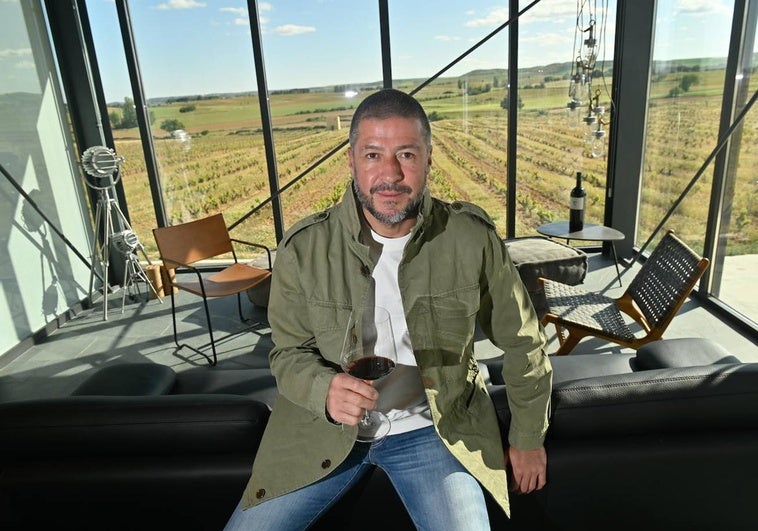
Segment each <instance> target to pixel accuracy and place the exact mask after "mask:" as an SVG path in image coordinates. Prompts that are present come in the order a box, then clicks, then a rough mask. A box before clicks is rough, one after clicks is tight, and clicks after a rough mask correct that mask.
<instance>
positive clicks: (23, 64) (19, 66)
mask: <svg viewBox="0 0 758 531" xmlns="http://www.w3.org/2000/svg"><path fill="white" fill-rule="evenodd" d="M13 68H15V69H16V70H33V69H34V68H36V67H35V66H34V63H33V62H32V61H19V62H18V63H16V64H15V65H13Z"/></svg>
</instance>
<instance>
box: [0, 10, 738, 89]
mask: <svg viewBox="0 0 758 531" xmlns="http://www.w3.org/2000/svg"><path fill="white" fill-rule="evenodd" d="M18 2H19V0H0V19H2V15H3V12H4V11H5V10H7V9H11V10H13V9H15V10H17V11H20V10H19V8H18V5H17V4H18ZM529 3H530V2H528V1H525V0H522V1H521V5H522V6H524V7H525V6H527V5H529ZM580 3H581V4H583V5H584V12H583V21H584V23H585V25H586V24H587V23H588V20H589V16H588V11H587V10H588V9H590V8H591V7H592V8H594V6H597V8H598V12H596V13H594V16H595V17H596V18H597V27H598V28H600V27H601V26H604V27H605V31H604V33H600V32H598V33H599V34H598V35H597V36H598V37H599V38H600V41H601V43H600V44H601V46H600V53H599V56H600V57H599V58H600V60H602V59H603V58H606V59H608V60H610V59H611V57H612V53H613V38H614V33H615V31H614V30H615V27H614V26H615V16H616V13H615V1H614V0H610V2H609V1H608V0H580ZM609 3H610V5H611V6H610V8H609V9H608V10H603V9H602V7H603V6H604V5H607V4H609ZM507 4H508V2H507V1H506V0H467V1H465V2H463V1H460V0H390V2H389V13H390V37H391V42H392V71H393V75H394V77H395V78H408V77H413V78H418V77H428V76H430V75H432V74H435V73H436V72H438V71H439V70H440V69H442V68H443V67H444V66H446V65H447V64H448V63H450V62H451V61H452V60H453V59H455V58H456V57H458V56H459V55H460V54H462V53H463V52H465V51H466V50H467V49H468V48H469V47H471V46H472V45H474V44H475V43H476V42H478V41H479V40H481V39H482V38H483V37H484V36H486V35H488V34H489V33H490V32H491V31H493V30H494V29H495V28H497V27H498V26H499V25H501V24H503V23H504V22H505V21H506V20H508V9H507ZM658 4H659V12H658V21H657V23H656V27H657V28H658V32H659V33H658V37H657V38H656V48H655V52H654V53H655V58H656V59H675V58H690V57H713V56H725V55H726V53H727V49H728V36H729V30H730V24H731V11H732V7H731V6H732V2H730V1H729V0H659V2H658ZM129 9H130V12H131V15H132V21H133V30H134V34H135V39H136V45H137V54H138V60H139V63H140V68H141V71H142V81H143V85H144V87H145V92H146V95H147V97H148V98H155V97H167V96H181V95H194V94H211V93H220V92H245V91H253V90H255V89H256V79H255V71H254V67H253V52H252V45H251V41H250V35H251V31H250V24H249V15H248V12H247V2H246V1H245V0H220V1H217V0H130V1H129ZM87 11H88V14H89V18H90V24H91V27H92V31H93V38H94V40H95V47H96V55H97V60H98V65H99V68H100V71H101V77H102V80H103V84H104V87H105V94H106V99H107V100H108V101H122V100H123V98H124V96H129V95H130V94H131V89H130V85H129V80H128V75H127V70H126V63H125V59H124V53H123V45H122V43H121V39H120V36H119V27H118V19H117V15H116V8H115V3H114V1H113V0H87ZM258 11H259V14H260V20H261V30H262V39H263V52H264V61H265V73H266V77H267V79H268V84H269V87H270V88H271V89H274V90H278V89H289V88H302V87H314V86H324V85H334V84H349V83H365V82H376V81H380V80H381V77H382V65H381V55H380V38H379V23H378V13H379V8H378V2H377V1H376V0H268V1H262V2H259V3H258ZM593 11H594V9H593ZM576 17H577V1H576V0H542V1H541V2H539V3H538V4H537V5H536V6H535V7H533V8H532V9H530V10H529V11H528V12H527V13H525V14H524V15H523V16H522V17H521V19H520V20H519V31H520V48H519V49H520V57H519V66H520V67H527V66H539V65H544V64H549V63H555V62H567V61H572V60H573V59H574V57H575V33H576V32H575V26H576ZM661 28H665V29H661ZM673 28H677V34H676V38H674V34H673ZM22 30H23V28H20V29H19V31H18V32H14V31H11V32H0V73H4V72H11V73H15V74H17V75H16V76H14V77H13V78H12V79H11V78H9V77H8V76H6V77H5V81H0V92H6V91H9V90H8V89H13V88H14V87H13V86H9V87H4V86H3V85H4V84H6V83H8V84H9V85H14V84H16V85H19V86H22V85H23V77H24V76H23V75H22V74H20V72H21V71H22V70H23V68H25V67H26V68H28V67H29V64H32V65H33V63H32V60H33V59H32V57H31V50H30V44H29V43H28V38H27V39H26V40H27V42H24V38H25V32H24V31H22ZM669 30H671V32H670V31H669ZM16 33H18V35H15V34H16ZM15 37H20V38H15ZM581 39H582V37H580V40H581ZM477 68H507V32H505V31H504V32H501V33H500V34H499V35H498V36H496V37H495V38H493V39H492V40H491V41H489V42H488V43H487V44H485V45H483V46H482V47H481V48H479V49H478V50H476V51H475V52H474V53H472V54H471V55H470V56H469V57H467V58H466V59H465V60H464V61H462V62H461V63H460V64H459V65H457V66H455V67H454V68H453V69H451V70H450V71H449V72H447V73H446V75H460V74H462V73H465V72H467V71H470V70H474V69H477ZM29 75H33V68H32V69H31V71H30V73H29ZM17 78H18V80H17Z"/></svg>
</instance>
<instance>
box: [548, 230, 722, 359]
mask: <svg viewBox="0 0 758 531" xmlns="http://www.w3.org/2000/svg"><path fill="white" fill-rule="evenodd" d="M707 267H708V259H707V258H702V257H700V256H698V255H697V254H695V253H694V252H693V251H692V250H691V249H690V248H689V247H687V245H685V244H684V243H683V242H682V241H681V240H680V239H679V238H677V237H676V236H675V235H674V233H673V232H672V231H668V232H667V233H666V235H665V236H664V237H663V238H662V239H661V241H660V243H659V244H658V246H657V247H656V248H655V250H654V251H653V252H652V253H651V254H650V257H649V258H648V259H647V260H646V261H645V263H644V264H643V265H642V268H641V269H640V271H639V272H638V273H637V275H636V276H635V277H634V279H633V280H632V282H631V284H630V285H629V287H628V288H627V290H626V291H625V292H624V294H623V295H622V296H621V297H619V298H611V297H606V296H605V295H602V294H599V293H588V292H586V291H583V290H582V289H580V288H577V287H574V286H568V285H566V284H562V283H560V282H555V281H552V280H548V279H545V278H540V282H541V283H542V285H543V288H544V290H545V298H546V300H547V307H548V308H547V313H546V314H545V315H544V316H543V317H542V324H543V325H545V326H547V324H548V323H553V324H554V325H555V329H556V333H557V336H558V342H559V345H560V346H559V348H558V351H557V352H556V354H559V355H560V354H568V353H569V352H571V351H572V350H573V348H574V347H575V346H576V345H577V343H579V341H580V340H581V339H583V338H585V337H588V336H591V337H599V338H602V339H605V340H607V341H610V342H613V343H617V344H619V345H622V346H625V347H630V348H633V349H635V350H636V349H638V348H639V347H641V346H642V345H644V344H645V343H649V342H651V341H655V340H657V339H661V337H662V336H663V333H664V331H665V330H666V328H667V327H668V325H669V323H670V322H671V321H672V319H673V318H674V316H675V315H676V314H677V312H678V311H679V308H681V307H682V304H684V301H685V300H686V298H687V296H688V295H689V294H690V293H691V292H692V290H693V288H694V287H695V284H696V283H697V281H698V280H699V279H700V277H701V276H702V275H703V273H704V272H705V270H706V268H707ZM623 314H626V315H628V316H630V317H631V318H632V319H634V321H636V322H637V323H638V324H639V325H640V326H641V327H642V329H643V331H644V335H642V336H640V337H638V336H637V335H635V333H634V332H633V331H632V330H631V328H629V326H628V325H627V322H626V321H625V319H624V316H623Z"/></svg>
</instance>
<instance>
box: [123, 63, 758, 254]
mask: <svg viewBox="0 0 758 531" xmlns="http://www.w3.org/2000/svg"><path fill="white" fill-rule="evenodd" d="M569 66H570V65H563V67H562V68H561V65H550V67H545V68H543V69H533V70H532V71H525V72H524V74H523V76H521V78H520V79H521V80H522V83H523V86H522V87H520V88H519V95H520V99H521V103H522V106H521V108H520V114H519V137H518V161H517V183H518V190H517V194H516V196H517V202H518V204H517V207H516V208H517V227H516V233H517V235H527V234H533V233H534V229H535V228H536V227H537V226H538V225H540V224H542V223H545V222H548V221H552V220H559V219H565V217H566V214H567V196H568V191H569V190H570V189H571V187H572V186H573V181H574V175H575V172H576V171H578V170H581V171H582V172H583V173H584V174H585V176H586V178H585V188H586V189H587V194H588V202H587V209H588V210H587V215H586V217H587V220H588V221H593V222H600V221H601V220H602V218H603V210H604V206H605V199H604V197H605V179H606V161H605V159H604V158H597V159H595V158H590V157H589V156H588V154H587V150H586V146H585V144H584V142H583V140H582V136H581V131H579V130H577V129H572V128H570V127H569V124H568V122H567V120H566V117H565V105H566V102H567V87H568V83H567V81H565V80H564V79H563V78H565V76H567V75H568V67H569ZM548 72H549V74H548ZM548 75H549V78H547V76H548ZM682 75H683V74H682V73H679V72H665V71H664V72H659V73H657V74H656V75H655V76H654V80H653V83H652V86H651V91H650V96H651V101H650V113H649V116H648V146H649V147H648V149H647V150H646V156H645V161H644V170H643V190H642V203H641V207H640V209H641V220H640V221H641V226H640V233H639V234H640V236H639V237H640V238H641V239H643V240H644V239H646V238H647V236H648V235H649V234H650V233H651V231H652V229H653V228H654V227H655V226H656V225H657V224H658V222H659V220H660V219H661V217H662V216H663V215H664V213H665V212H666V210H667V209H668V207H669V206H670V205H671V204H672V202H673V201H674V200H675V199H676V198H677V197H678V195H679V194H680V193H681V191H682V189H683V188H684V186H686V184H687V183H688V182H689V180H690V179H691V178H692V176H693V175H694V174H695V172H696V171H697V170H698V168H699V167H700V165H701V164H702V163H703V161H704V160H705V158H706V156H707V155H708V154H709V153H710V151H711V150H712V149H713V147H715V139H716V136H717V133H718V119H719V114H720V101H721V98H720V91H721V87H723V80H724V70H723V68H722V69H720V70H712V71H710V70H709V71H702V72H697V74H696V75H697V79H698V82H697V83H696V84H693V85H692V86H691V87H690V88H689V90H688V91H687V92H686V93H683V94H680V95H679V96H677V97H669V94H670V92H671V90H672V89H673V88H674V87H676V86H677V85H678V84H679V83H680V81H681V78H682ZM546 78H547V79H546ZM420 81H421V80H407V81H404V82H400V83H398V85H397V86H398V88H401V89H403V90H406V91H410V90H412V89H413V88H415V87H416V86H417V85H418V83H420ZM610 84H611V80H610V79H609V78H606V79H604V80H601V79H598V80H596V82H595V86H597V87H601V88H602V87H603V86H607V87H610ZM505 86H506V72H505V71H503V70H489V71H477V72H472V73H470V74H469V75H467V76H462V77H455V78H441V79H438V80H436V81H435V82H434V83H432V84H430V85H429V86H428V87H425V88H424V89H423V90H422V91H421V92H419V93H418V94H417V97H418V98H419V100H420V101H421V102H422V104H423V105H424V108H425V109H426V110H427V112H428V113H429V114H430V115H432V116H433V118H434V121H433V123H432V128H433V134H434V153H433V169H432V172H431V174H430V188H431V189H432V191H433V193H435V194H436V195H437V196H439V197H442V198H443V199H448V200H454V199H463V200H467V201H472V202H474V203H477V204H479V205H481V206H482V207H484V208H485V209H487V210H488V212H489V213H490V214H491V215H492V217H493V218H494V219H495V221H496V223H497V224H498V227H499V229H500V231H501V233H502V234H505V218H506V216H505V213H506V209H505V206H506V200H507V195H506V192H507V180H506V164H507V159H506V157H507V151H506V142H507V113H506V111H505V110H504V109H503V108H502V107H501V105H500V103H501V101H502V100H503V99H504V98H505V97H506V95H507V93H506V89H505V88H504V87H505ZM465 87H468V88H469V91H470V94H469V95H467V96H465V95H464V90H465ZM355 88H356V89H358V90H361V91H363V92H361V95H360V96H358V97H356V98H352V99H350V98H346V97H345V96H344V94H343V92H342V91H341V90H337V89H336V88H335V89H332V90H330V89H329V88H325V89H319V90H316V89H311V91H310V92H305V93H304V92H292V93H273V94H271V98H270V107H271V114H272V120H273V127H274V137H275V149H276V153H277V161H276V163H277V173H278V176H279V181H280V186H284V185H286V184H287V183H289V182H290V181H292V179H294V178H296V177H297V176H299V175H300V174H301V173H302V172H303V171H304V170H305V169H306V168H308V167H309V166H310V165H311V164H313V162H314V161H316V160H318V159H319V158H320V157H321V156H322V155H323V154H325V153H326V152H328V151H329V150H331V149H332V148H334V147H335V146H337V145H339V144H340V143H341V142H343V141H344V140H345V139H346V138H347V126H348V125H349V122H350V117H351V115H352V112H353V109H354V107H355V106H356V105H357V103H358V102H359V100H360V97H362V96H363V95H365V94H366V93H367V92H365V91H366V90H367V89H368V87H361V86H356V87H355ZM370 88H371V89H374V88H376V87H370ZM472 89H474V90H472ZM608 90H610V89H608ZM604 103H605V105H608V102H607V97H606V101H605V102H604ZM189 104H191V105H193V106H194V109H193V110H192V111H190V112H180V109H182V108H183V107H185V110H186V106H187V105H189ZM112 111H115V112H119V111H120V109H117V108H113V109H112ZM150 113H151V118H152V131H153V135H154V143H155V145H156V150H157V155H158V163H159V171H160V175H161V182H162V187H163V194H164V202H165V206H166V209H167V212H168V214H169V217H170V222H171V223H177V222H181V221H188V220H191V219H194V218H197V217H201V216H204V215H207V214H211V213H215V212H224V215H225V218H226V220H227V223H229V224H231V223H233V222H235V221H236V220H238V219H240V218H241V217H243V216H245V215H246V214H248V213H249V212H250V211H251V210H252V209H253V208H255V207H256V206H257V205H259V204H261V203H262V202H263V201H265V200H266V199H267V198H268V196H269V190H268V176H267V168H266V162H265V153H264V146H263V137H262V134H261V132H260V128H261V120H260V109H259V107H258V99H257V97H255V96H254V95H239V96H218V97H203V98H198V99H193V100H191V101H173V102H172V101H162V102H153V103H151V105H150ZM606 117H607V118H609V117H610V116H609V114H608V115H607V116H606ZM167 119H175V120H179V121H180V122H181V123H182V124H183V126H184V129H185V130H186V131H187V132H188V133H189V135H190V136H191V140H188V141H180V140H175V139H174V138H172V137H171V135H169V134H168V133H167V132H166V131H163V130H161V129H160V124H161V123H162V122H163V121H164V120H167ZM756 122H757V121H756V120H755V119H752V121H750V120H748V124H749V127H745V131H744V133H743V138H742V146H743V148H742V150H741V153H742V155H741V159H740V160H739V168H740V169H739V170H738V172H737V175H738V183H737V192H736V193H735V194H734V197H733V201H732V213H731V217H730V221H729V225H728V227H722V231H724V232H726V233H727V234H728V239H729V248H728V251H729V253H730V254H744V253H755V252H758V238H756V228H755V224H754V223H752V220H753V219H755V216H756V211H755V210H756V205H758V201H756V197H755V196H756V187H755V184H754V177H751V176H750V175H748V174H749V173H750V171H749V170H751V169H752V168H754V167H756V162H758V161H757V160H756V156H757V155H756V152H755V149H754V148H753V146H755V145H756V140H758V139H757V138H756V136H757V135H756ZM337 123H340V124H341V126H342V128H338V127H337ZM114 134H115V137H116V147H117V150H118V151H119V154H120V155H121V156H123V157H124V158H125V163H124V167H123V172H122V175H123V181H124V186H125V191H126V195H127V199H128V203H129V213H130V217H131V219H132V225H133V227H134V228H135V230H136V231H137V232H138V234H140V235H141V237H142V239H143V240H144V243H145V246H146V248H147V249H148V252H150V253H151V254H155V251H156V250H155V245H154V243H153V242H152V238H149V237H147V236H146V235H149V234H151V229H152V228H153V225H154V219H155V216H154V213H153V211H152V200H151V196H150V190H149V188H148V184H147V176H146V171H145V166H144V161H143V159H142V152H141V144H140V141H139V136H138V135H139V134H138V132H137V130H136V128H135V129H119V130H115V131H114ZM343 151H344V150H343ZM746 169H747V170H746ZM711 173H712V169H711V170H710V171H706V172H705V173H704V175H703V179H701V181H700V182H699V183H698V185H697V186H696V187H695V189H694V190H693V193H692V194H691V195H690V197H688V198H687V199H686V200H685V201H684V202H683V204H682V205H681V206H680V208H679V209H678V210H677V212H676V213H675V215H674V216H673V217H672V218H671V220H670V223H669V226H670V227H671V228H674V229H675V230H677V231H678V232H679V233H680V234H683V235H684V237H685V238H686V240H687V241H688V242H690V243H691V244H692V245H693V246H694V247H695V248H697V245H698V244H702V241H703V239H704V222H705V220H706V219H707V212H708V208H709V201H710V181H711V178H710V175H711ZM348 180H349V174H348V170H347V164H346V162H345V155H344V152H341V153H338V154H337V155H336V156H334V157H332V158H331V159H329V160H327V161H326V162H325V163H324V164H322V165H321V166H319V167H318V168H316V169H315V170H314V171H312V172H311V173H309V174H307V175H306V176H305V177H303V178H302V179H300V180H299V182H298V183H297V184H295V185H293V186H292V187H291V188H290V189H289V190H287V191H286V192H285V193H284V194H283V195H282V204H283V209H284V216H285V223H286V225H287V226H289V225H291V224H292V223H294V222H295V221H296V220H297V219H299V218H301V217H303V216H305V215H307V214H310V213H312V212H315V211H318V210H321V209H323V208H326V207H328V206H329V205H331V204H332V203H334V202H335V201H337V200H339V198H340V197H341V195H342V192H343V191H344V189H345V187H346V185H347V183H348ZM234 236H235V237H238V238H241V239H250V240H254V241H262V242H265V243H267V244H269V245H272V246H273V245H274V244H275V237H274V232H273V221H272V214H271V209H270V206H266V207H264V208H262V209H261V210H260V211H258V212H256V214H254V215H252V216H250V217H249V218H247V219H246V220H245V221H244V222H243V223H241V224H240V225H239V226H237V227H236V228H235V229H234Z"/></svg>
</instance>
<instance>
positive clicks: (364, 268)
mask: <svg viewBox="0 0 758 531" xmlns="http://www.w3.org/2000/svg"><path fill="white" fill-rule="evenodd" d="M361 275H363V276H364V277H370V276H371V269H369V267H368V266H367V265H366V264H363V265H362V266H361Z"/></svg>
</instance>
